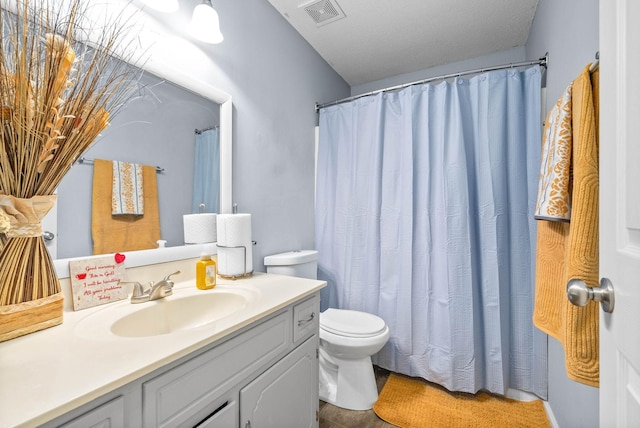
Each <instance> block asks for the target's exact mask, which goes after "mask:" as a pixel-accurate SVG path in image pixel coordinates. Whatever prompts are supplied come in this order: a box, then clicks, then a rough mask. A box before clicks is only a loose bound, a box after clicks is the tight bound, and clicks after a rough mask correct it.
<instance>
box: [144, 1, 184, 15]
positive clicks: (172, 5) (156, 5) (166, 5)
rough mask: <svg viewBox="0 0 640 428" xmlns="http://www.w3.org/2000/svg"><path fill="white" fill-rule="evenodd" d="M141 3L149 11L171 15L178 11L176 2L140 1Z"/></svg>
mask: <svg viewBox="0 0 640 428" xmlns="http://www.w3.org/2000/svg"><path fill="white" fill-rule="evenodd" d="M142 3H144V4H146V5H147V6H149V7H150V8H151V9H155V10H159V11H160V12H165V13H172V12H175V11H176V10H178V0H142Z"/></svg>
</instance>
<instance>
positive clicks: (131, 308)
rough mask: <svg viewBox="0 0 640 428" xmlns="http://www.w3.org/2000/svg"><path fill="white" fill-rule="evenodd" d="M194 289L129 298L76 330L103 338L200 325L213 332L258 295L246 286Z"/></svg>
mask: <svg viewBox="0 0 640 428" xmlns="http://www.w3.org/2000/svg"><path fill="white" fill-rule="evenodd" d="M194 289H195V287H193V288H188V289H187V288H185V289H175V288H174V293H173V295H172V296H168V297H165V298H163V299H158V300H153V301H150V302H145V303H138V304H132V303H130V302H129V301H128V300H126V301H122V302H118V303H111V304H108V305H105V306H104V308H100V309H98V310H96V311H95V312H94V313H92V314H90V315H88V316H87V317H85V318H83V319H82V320H80V321H79V322H78V324H77V325H76V327H75V333H76V334H77V335H78V336H80V337H83V338H87V339H97V340H100V339H109V338H113V337H114V336H116V337H122V338H127V337H130V338H143V337H153V336H160V335H167V334H174V333H179V332H185V331H190V330H194V329H200V328H206V329H208V330H209V331H211V332H213V331H214V329H215V323H216V321H219V320H221V319H223V318H226V317H230V316H232V315H234V314H238V313H240V312H242V311H243V310H244V309H245V308H247V306H248V305H250V304H251V302H253V301H254V300H255V299H256V296H257V293H256V292H255V291H253V290H251V289H247V288H245V287H242V288H240V287H227V288H222V287H216V288H215V289H213V290H207V291H200V290H194Z"/></svg>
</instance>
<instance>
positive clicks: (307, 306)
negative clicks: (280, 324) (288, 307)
mask: <svg viewBox="0 0 640 428" xmlns="http://www.w3.org/2000/svg"><path fill="white" fill-rule="evenodd" d="M319 318H320V299H319V298H318V296H317V295H315V296H313V297H312V298H310V299H308V300H305V301H304V302H302V303H298V304H297V305H295V306H294V307H293V342H294V343H297V342H299V341H301V340H303V339H305V338H307V337H309V336H311V335H312V334H314V333H316V332H317V331H318V326H319Z"/></svg>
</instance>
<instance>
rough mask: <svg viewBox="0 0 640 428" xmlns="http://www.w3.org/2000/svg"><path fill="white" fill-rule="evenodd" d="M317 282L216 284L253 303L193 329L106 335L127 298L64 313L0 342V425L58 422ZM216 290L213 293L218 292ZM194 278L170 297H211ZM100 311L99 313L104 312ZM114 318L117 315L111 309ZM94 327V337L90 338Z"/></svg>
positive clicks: (257, 277)
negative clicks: (55, 321)
mask: <svg viewBox="0 0 640 428" xmlns="http://www.w3.org/2000/svg"><path fill="white" fill-rule="evenodd" d="M325 284H326V283H325V282H324V281H316V280H309V279H302V278H294V277H287V276H279V275H271V274H260V273H256V274H254V275H253V276H252V277H250V278H244V279H239V280H236V281H231V280H224V279H219V280H218V286H217V287H216V289H217V290H225V289H228V290H232V289H233V288H234V287H235V288H245V289H246V290H247V292H248V293H250V294H251V295H252V296H253V297H252V298H253V303H252V304H250V305H247V307H246V308H245V309H243V310H241V311H239V312H237V313H236V314H232V315H229V316H227V317H225V318H223V319H220V320H218V321H215V323H214V324H213V328H212V326H211V325H206V326H202V327H198V328H193V329H188V330H184V331H180V332H174V333H171V334H170V335H157V336H149V337H138V338H124V337H118V336H115V335H113V334H110V332H109V329H108V327H105V326H104V325H99V323H100V322H103V321H101V320H104V319H105V317H104V316H103V315H104V314H105V313H106V312H104V311H118V310H120V312H122V311H131V310H132V309H131V307H134V306H135V307H142V306H143V305H152V304H155V303H156V302H148V303H142V304H140V305H132V304H131V303H130V302H129V301H128V300H123V301H120V302H116V303H110V304H107V305H102V306H97V307H94V308H90V309H84V310H81V311H77V312H73V311H66V312H65V313H64V322H63V323H62V324H61V325H59V326H55V327H52V328H49V329H46V330H42V331H39V332H36V333H32V334H29V335H26V336H22V337H18V338H15V339H12V340H9V341H6V342H2V343H0V427H5V426H7V427H9V426H10V427H14V426H22V425H24V426H33V425H39V424H41V423H44V422H46V421H48V420H51V419H53V418H55V417H58V416H60V415H62V414H64V413H66V412H68V411H70V410H72V409H74V408H76V407H78V406H81V405H83V404H86V403H88V402H90V401H91V400H93V399H95V398H97V397H99V396H101V395H103V394H105V393H108V392H110V391H113V390H115V389H117V388H119V387H121V386H123V385H125V384H127V383H129V382H131V381H133V380H135V379H138V378H140V377H141V376H144V375H146V374H148V373H151V372H152V371H153V370H156V369H158V368H160V367H162V366H165V365H166V364H169V363H171V362H174V361H176V360H178V359H179V358H181V357H184V356H185V355H188V354H189V353H191V352H194V351H196V350H198V349H200V348H202V347H204V346H207V345H210V344H212V343H214V342H216V341H218V340H220V339H222V338H224V337H226V336H228V335H230V334H232V333H233V332H235V331H237V330H239V329H241V328H242V327H245V326H247V325H249V324H251V323H252V322H254V321H257V320H259V319H261V318H263V317H265V316H268V315H269V314H271V313H274V312H276V311H278V310H279V309H281V308H284V307H285V306H287V305H289V304H291V303H293V302H295V301H297V300H300V299H303V298H304V297H307V296H310V295H312V294H313V293H315V292H317V291H318V290H320V289H321V288H322V287H324V286H325ZM216 289H214V290H216ZM210 292H211V291H202V290H197V289H196V287H195V283H194V281H193V280H191V281H184V282H177V283H176V284H175V286H174V295H173V296H169V297H167V298H166V299H171V298H177V297H179V296H184V295H187V294H196V293H202V294H205V293H210ZM101 311H103V312H101ZM114 313H115V312H114ZM91 323H95V328H96V332H98V331H101V333H96V334H95V336H93V335H89V334H87V331H90V328H89V329H88V327H90V326H91V327H92V324H91Z"/></svg>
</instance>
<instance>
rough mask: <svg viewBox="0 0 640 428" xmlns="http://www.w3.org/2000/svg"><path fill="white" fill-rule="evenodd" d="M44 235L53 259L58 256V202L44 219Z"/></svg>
mask: <svg viewBox="0 0 640 428" xmlns="http://www.w3.org/2000/svg"><path fill="white" fill-rule="evenodd" d="M42 236H43V237H44V243H45V245H46V246H47V250H48V251H49V255H50V256H51V258H52V259H54V260H55V259H57V258H58V203H57V202H56V203H55V205H54V206H53V208H51V209H50V210H49V212H48V213H47V215H46V216H44V218H43V219H42Z"/></svg>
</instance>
